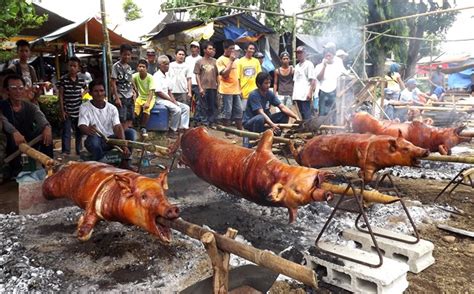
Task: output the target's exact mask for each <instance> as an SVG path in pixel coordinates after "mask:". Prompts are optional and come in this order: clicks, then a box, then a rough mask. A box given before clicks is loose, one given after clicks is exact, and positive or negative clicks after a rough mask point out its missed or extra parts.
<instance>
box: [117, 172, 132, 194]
mask: <svg viewBox="0 0 474 294" xmlns="http://www.w3.org/2000/svg"><path fill="white" fill-rule="evenodd" d="M114 178H115V182H116V183H117V185H118V186H119V187H120V190H121V192H122V195H123V196H125V197H132V196H133V188H132V187H133V180H132V179H131V178H129V177H126V176H123V175H114Z"/></svg>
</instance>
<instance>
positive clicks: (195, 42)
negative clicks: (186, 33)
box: [190, 41, 201, 47]
mask: <svg viewBox="0 0 474 294" xmlns="http://www.w3.org/2000/svg"><path fill="white" fill-rule="evenodd" d="M190 46H196V47H201V46H200V45H199V42H198V41H192V42H191V44H190Z"/></svg>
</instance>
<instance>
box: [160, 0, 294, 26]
mask: <svg viewBox="0 0 474 294" xmlns="http://www.w3.org/2000/svg"><path fill="white" fill-rule="evenodd" d="M201 2H207V3H210V4H218V2H217V1H215V0H202V1H201ZM227 3H229V2H226V3H225V4H221V6H220V7H217V6H211V5H209V6H207V7H198V8H193V9H190V10H183V11H187V12H189V13H190V15H191V18H192V19H198V20H203V21H209V20H210V19H213V18H216V17H219V16H224V15H230V14H234V13H239V12H243V10H238V9H232V8H227V7H225V6H226V4H227ZM280 4H281V0H234V1H232V2H230V3H229V5H231V6H235V7H242V8H255V12H253V13H252V14H253V15H254V16H255V17H256V18H257V19H260V20H262V18H264V23H265V25H266V26H268V27H270V28H272V29H274V30H275V31H277V32H281V33H283V32H285V31H287V30H288V26H287V24H288V23H287V21H285V19H284V17H281V16H276V15H270V14H267V15H265V14H263V13H259V12H258V9H259V8H260V9H262V10H267V11H272V12H277V13H279V12H281V7H280ZM194 5H196V4H195V2H194V1H193V0H166V1H165V2H164V3H163V5H162V9H167V8H179V7H190V6H194Z"/></svg>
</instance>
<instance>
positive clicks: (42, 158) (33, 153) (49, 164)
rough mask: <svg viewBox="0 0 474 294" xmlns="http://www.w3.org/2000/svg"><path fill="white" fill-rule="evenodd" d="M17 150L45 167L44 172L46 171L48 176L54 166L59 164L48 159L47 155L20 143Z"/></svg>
mask: <svg viewBox="0 0 474 294" xmlns="http://www.w3.org/2000/svg"><path fill="white" fill-rule="evenodd" d="M18 149H19V150H20V151H21V152H23V153H25V154H26V155H28V156H29V157H31V158H33V159H35V160H37V161H39V162H41V164H43V165H44V166H45V168H46V170H47V171H48V174H50V172H51V171H52V169H53V167H54V165H56V164H58V163H59V162H57V161H56V160H54V159H52V158H51V157H49V156H48V155H46V154H44V153H41V152H39V151H38V150H36V149H35V148H33V147H31V146H29V145H28V144H26V143H21V144H20V145H19V146H18Z"/></svg>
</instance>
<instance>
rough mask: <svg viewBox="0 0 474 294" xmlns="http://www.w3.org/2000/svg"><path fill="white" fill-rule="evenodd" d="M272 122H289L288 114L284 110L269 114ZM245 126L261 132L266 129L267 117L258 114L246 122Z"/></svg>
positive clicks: (252, 130) (250, 129)
mask: <svg viewBox="0 0 474 294" xmlns="http://www.w3.org/2000/svg"><path fill="white" fill-rule="evenodd" d="M269 117H270V119H271V120H272V122H274V123H276V124H286V123H287V122H288V119H289V117H288V115H286V114H284V113H283V112H277V113H274V114H271V115H269ZM244 128H245V129H246V130H249V131H251V132H256V133H261V132H263V131H265V118H264V117H263V115H262V114H258V115H256V116H254V117H252V118H251V119H249V120H248V121H246V122H245V123H244Z"/></svg>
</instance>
